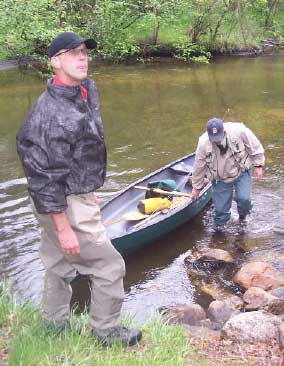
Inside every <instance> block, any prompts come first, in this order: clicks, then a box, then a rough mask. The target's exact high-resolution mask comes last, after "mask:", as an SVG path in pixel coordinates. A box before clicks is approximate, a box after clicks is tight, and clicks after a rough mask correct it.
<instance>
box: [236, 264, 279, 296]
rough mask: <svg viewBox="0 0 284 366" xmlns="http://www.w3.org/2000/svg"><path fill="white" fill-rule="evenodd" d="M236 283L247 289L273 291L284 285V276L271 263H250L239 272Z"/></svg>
mask: <svg viewBox="0 0 284 366" xmlns="http://www.w3.org/2000/svg"><path fill="white" fill-rule="evenodd" d="M234 281H235V282H236V283H238V284H239V285H241V286H242V287H244V288H245V289H248V288H250V287H260V288H262V289H264V290H272V289H274V288H277V287H280V286H282V285H284V274H283V273H282V272H280V271H278V270H277V269H276V268H274V267H273V266H272V265H271V264H269V263H265V262H250V263H247V264H245V265H244V266H243V267H242V268H241V269H240V270H239V271H238V272H237V274H236V275H235V276H234Z"/></svg>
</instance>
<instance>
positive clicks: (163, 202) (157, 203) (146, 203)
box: [138, 197, 171, 215]
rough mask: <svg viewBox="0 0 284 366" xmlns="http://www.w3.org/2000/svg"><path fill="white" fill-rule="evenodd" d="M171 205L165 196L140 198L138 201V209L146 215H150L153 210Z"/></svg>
mask: <svg viewBox="0 0 284 366" xmlns="http://www.w3.org/2000/svg"><path fill="white" fill-rule="evenodd" d="M170 206H171V201H170V200H169V199H168V198H165V197H153V198H146V199H145V200H141V201H140V202H139V203H138V209H139V211H140V212H142V213H143V214H146V215H150V214H152V213H154V212H157V211H161V210H164V209H165V208H169V207H170Z"/></svg>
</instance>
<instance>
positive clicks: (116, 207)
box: [101, 154, 212, 255]
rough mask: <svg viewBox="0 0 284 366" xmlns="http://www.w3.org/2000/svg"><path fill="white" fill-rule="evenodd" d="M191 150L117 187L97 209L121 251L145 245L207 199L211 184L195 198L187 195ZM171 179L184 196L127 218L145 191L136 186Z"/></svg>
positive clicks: (194, 212) (189, 215)
mask: <svg viewBox="0 0 284 366" xmlns="http://www.w3.org/2000/svg"><path fill="white" fill-rule="evenodd" d="M194 158H195V154H190V155H186V156H184V157H182V158H180V159H178V160H175V161H174V162H172V163H170V164H167V165H165V166H164V167H162V168H160V169H158V170H156V171H154V172H153V173H151V174H149V175H147V176H146V177H143V178H141V179H139V180H138V181H136V182H134V183H132V184H131V185H129V186H128V187H127V188H126V189H124V190H123V191H120V192H119V193H118V194H117V195H116V196H115V197H114V198H112V199H111V200H110V201H108V202H107V203H106V204H105V205H104V206H103V207H102V209H101V212H102V221H103V222H104V224H105V226H106V229H107V232H108V235H109V237H110V239H111V241H112V243H113V245H114V246H115V248H116V249H117V250H118V251H119V252H120V253H121V254H123V255H125V254H128V253H130V252H133V251H135V250H136V249H138V248H140V247H142V246H145V245H148V244H149V243H151V242H153V241H154V240H155V239H157V238H159V237H160V236H162V235H165V234H167V233H168V232H170V231H172V230H173V229H175V228H177V227H178V226H180V225H183V224H185V223H186V222H188V221H189V220H191V219H192V218H193V217H194V216H196V215H197V214H198V213H199V212H200V211H201V210H202V209H203V208H204V207H205V206H206V205H207V204H208V202H209V201H210V200H211V196H212V192H211V184H210V183H208V184H207V185H206V186H205V187H204V188H203V189H202V191H201V194H200V196H199V198H198V199H197V200H194V201H192V200H191V198H190V197H188V196H189V195H190V193H191V190H192V187H191V185H190V184H189V183H188V180H190V175H191V172H192V168H193V163H194ZM165 179H171V180H174V181H175V182H176V185H177V190H178V191H180V192H182V193H186V194H187V195H188V196H187V197H179V196H178V197H177V198H176V196H173V197H174V200H173V205H172V207H171V208H169V209H167V210H163V211H160V212H156V213H154V214H152V215H150V216H149V217H146V218H144V219H142V220H140V221H139V220H137V221H132V220H127V219H125V217H126V218H127V217H129V214H130V213H135V211H136V212H137V211H138V210H137V205H138V203H139V201H140V200H143V199H144V198H145V191H144V190H142V189H137V188H135V187H136V186H140V187H141V186H142V187H147V184H148V183H151V182H153V181H160V180H165Z"/></svg>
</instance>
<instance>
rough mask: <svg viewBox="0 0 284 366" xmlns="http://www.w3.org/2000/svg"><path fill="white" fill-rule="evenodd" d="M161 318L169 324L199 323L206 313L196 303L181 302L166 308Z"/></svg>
mask: <svg viewBox="0 0 284 366" xmlns="http://www.w3.org/2000/svg"><path fill="white" fill-rule="evenodd" d="M163 319H164V320H166V321H167V322H168V323H170V324H177V323H179V324H190V325H200V324H201V322H202V321H203V320H205V319H206V313H205V311H204V310H203V308H202V307H201V306H200V305H198V304H181V305H175V306H172V307H170V308H167V309H166V310H165V311H164V312H163Z"/></svg>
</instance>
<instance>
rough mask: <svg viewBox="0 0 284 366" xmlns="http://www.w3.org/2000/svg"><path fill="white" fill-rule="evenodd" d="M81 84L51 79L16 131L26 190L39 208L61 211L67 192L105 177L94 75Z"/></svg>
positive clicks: (99, 182)
mask: <svg viewBox="0 0 284 366" xmlns="http://www.w3.org/2000/svg"><path fill="white" fill-rule="evenodd" d="M83 86H84V87H85V88H86V89H87V92H88V103H85V102H84V101H83V99H82V95H81V91H80V86H75V87H64V86H59V85H54V84H52V82H51V81H48V84H47V90H46V91H45V92H44V93H43V94H42V95H41V96H40V97H39V98H38V100H37V102H36V103H35V105H34V107H33V108H32V110H31V111H30V113H29V115H28V117H27V119H26V120H25V121H24V122H23V124H22V126H21V127H20V129H19V131H18V134H17V150H18V154H19V156H20V159H21V161H22V164H23V167H24V171H25V174H26V177H27V181H28V190H29V193H30V195H31V197H32V199H33V201H34V204H35V206H36V209H37V211H38V212H39V213H43V214H48V213H56V212H62V211H64V210H65V209H66V207H67V203H66V196H67V195H70V194H80V193H88V192H93V191H95V190H96V189H98V188H99V187H101V186H102V185H103V183H104V179H105V174H106V147H105V143H104V134H103V125H102V120H101V115H100V110H99V98H98V92H97V89H96V86H95V83H94V81H92V80H89V79H87V80H85V81H84V82H83Z"/></svg>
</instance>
